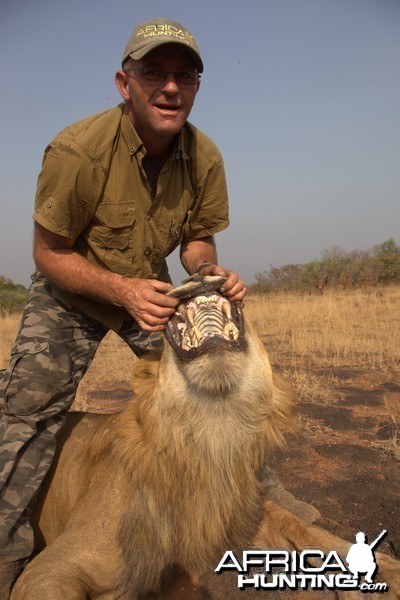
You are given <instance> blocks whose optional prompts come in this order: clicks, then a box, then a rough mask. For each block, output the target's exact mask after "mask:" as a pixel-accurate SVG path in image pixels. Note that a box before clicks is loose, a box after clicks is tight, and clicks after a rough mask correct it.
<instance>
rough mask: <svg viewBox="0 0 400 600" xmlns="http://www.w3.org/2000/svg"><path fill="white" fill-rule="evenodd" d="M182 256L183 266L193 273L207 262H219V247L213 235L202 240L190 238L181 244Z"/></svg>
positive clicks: (214, 263) (190, 273)
mask: <svg viewBox="0 0 400 600" xmlns="http://www.w3.org/2000/svg"><path fill="white" fill-rule="evenodd" d="M180 258H181V262H182V265H183V267H184V268H185V269H186V271H187V272H188V273H189V275H193V273H195V272H196V271H197V270H198V268H199V267H200V266H201V265H203V264H205V263H209V264H213V265H216V264H218V257H217V249H216V246H215V242H214V238H213V237H212V236H209V237H206V238H202V239H200V240H189V241H187V242H184V243H183V244H182V245H181V252H180Z"/></svg>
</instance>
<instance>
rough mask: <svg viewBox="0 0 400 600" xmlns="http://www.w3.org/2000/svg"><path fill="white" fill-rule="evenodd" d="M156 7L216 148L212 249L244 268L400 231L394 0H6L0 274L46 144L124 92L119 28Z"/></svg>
mask: <svg viewBox="0 0 400 600" xmlns="http://www.w3.org/2000/svg"><path fill="white" fill-rule="evenodd" d="M158 16H164V17H167V18H170V19H173V20H178V21H180V22H181V23H183V24H184V25H185V26H186V27H187V28H188V29H189V30H190V31H191V33H193V34H194V35H195V37H196V39H197V42H198V44H199V46H200V48H201V51H202V56H203V59H204V63H205V73H204V75H203V78H202V84H201V89H200V92H199V94H198V96H197V98H196V104H195V106H194V109H193V111H192V114H191V117H190V120H191V121H192V122H193V123H194V124H195V125H197V126H198V127H199V128H200V129H202V130H203V131H205V132H206V133H207V134H208V135H209V136H210V137H211V138H213V139H214V141H215V142H216V143H217V145H218V146H219V148H220V150H221V152H222V154H223V156H224V160H225V167H226V172H227V178H228V187H229V193H230V205H231V226H230V227H229V229H228V230H227V231H226V232H223V233H221V234H219V235H218V236H217V243H218V247H219V254H220V263H221V264H223V265H224V266H227V267H231V268H234V269H235V270H237V271H239V272H240V273H241V275H242V276H243V278H245V279H246V281H247V282H251V281H252V280H253V279H254V274H255V273H256V272H260V271H264V270H265V269H267V268H268V267H269V266H270V265H274V266H281V265H283V264H285V263H304V262H308V261H310V260H313V259H315V258H319V257H320V256H321V252H322V250H324V249H326V248H329V247H330V246H332V245H333V244H335V245H337V246H341V247H342V248H344V249H345V250H352V249H354V248H358V249H364V248H369V247H371V246H373V245H375V244H379V243H381V242H383V241H385V240H386V239H388V238H389V237H393V238H394V239H395V240H396V242H397V243H400V231H399V226H400V0H247V1H245V2H243V1H239V0H230V1H229V2H228V0H226V1H225V0H221V1H220V2H218V1H216V0H212V1H211V0H201V1H199V0H196V1H193V2H192V1H191V0H170V1H169V2H168V3H166V2H165V1H161V0H146V1H145V2H135V1H134V0H130V1H128V0H113V1H112V2H98V0H96V1H95V0H69V2H65V1H61V0H1V4H0V73H1V81H2V88H1V111H0V132H1V138H0V139H1V143H0V191H1V207H2V208H1V220H0V274H2V275H5V276H6V277H10V278H11V279H13V280H14V281H15V282H18V283H23V284H27V283H28V282H29V275H30V273H31V271H32V269H33V261H32V258H31V254H32V251H31V245H32V220H31V216H32V212H33V201H34V194H35V187H36V179H37V175H38V172H39V169H40V165H41V160H42V155H43V150H44V148H45V146H46V144H47V143H48V142H49V141H50V140H51V139H52V138H53V137H54V136H55V135H56V134H57V133H58V132H59V131H60V130H61V129H63V128H64V127H65V126H66V125H69V124H70V123H72V122H74V121H76V120H78V119H82V118H84V117H86V116H89V115H90V114H93V113H96V112H100V111H102V110H104V109H106V108H110V107H112V106H114V105H115V104H117V103H118V102H119V101H120V98H119V96H118V93H117V90H116V88H115V85H114V80H113V78H114V73H115V70H116V69H117V68H119V65H120V59H121V55H122V50H123V48H124V46H125V43H126V41H127V39H128V37H129V35H130V33H131V31H132V30H133V28H134V26H135V25H136V24H137V23H138V22H139V21H142V20H146V19H149V18H152V17H158ZM176 265H177V260H176V258H174V259H173V260H172V269H171V271H172V275H173V277H174V280H175V282H178V281H179V280H180V279H181V278H182V277H183V275H184V274H183V271H181V270H180V269H179V268H177V266H176Z"/></svg>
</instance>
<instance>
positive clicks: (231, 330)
mask: <svg viewBox="0 0 400 600" xmlns="http://www.w3.org/2000/svg"><path fill="white" fill-rule="evenodd" d="M224 335H225V336H226V337H227V338H230V337H233V339H234V340H237V339H238V338H239V330H238V328H237V327H236V325H234V324H233V323H226V325H225V327H224Z"/></svg>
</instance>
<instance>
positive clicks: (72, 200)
mask: <svg viewBox="0 0 400 600" xmlns="http://www.w3.org/2000/svg"><path fill="white" fill-rule="evenodd" d="M145 155H146V150H145V148H144V146H143V143H142V141H141V140H140V138H139V136H138V134H137V132H136V131H135V129H134V127H133V125H132V123H131V121H130V119H129V117H128V115H127V114H126V111H125V109H124V105H123V104H121V105H119V106H116V107H115V108H112V109H110V110H107V111H106V112H103V113H100V114H97V115H94V116H91V117H89V118H87V119H84V120H82V121H79V122H77V123H75V124H73V125H71V126H70V127H67V128H66V129H64V130H63V131H62V132H61V133H60V134H59V135H58V136H57V137H56V138H55V139H54V140H53V141H52V142H51V143H50V144H49V146H48V147H47V148H46V150H45V154H44V159H43V166H42V171H41V173H40V175H39V179H38V187H37V193H36V201H35V213H34V217H33V218H34V219H35V221H36V222H37V223H39V224H40V225H42V226H43V227H44V228H46V229H48V230H49V231H51V232H53V233H56V234H58V235H61V236H64V237H67V238H70V239H73V240H74V242H75V243H74V250H76V251H77V252H78V253H79V254H80V255H82V256H83V257H85V258H86V259H87V260H88V261H90V262H91V263H93V264H95V265H98V266H100V267H103V268H105V269H108V270H110V271H113V272H115V273H119V274H120V275H123V276H125V277H140V278H146V279H149V278H156V279H160V280H162V281H170V277H169V274H168V269H167V265H166V261H165V258H166V256H168V254H170V253H171V252H172V251H173V250H174V249H175V248H176V247H177V246H178V245H179V244H180V243H181V242H182V241H187V240H194V239H199V238H204V237H207V236H210V235H213V234H214V233H216V232H218V231H221V230H223V229H225V228H226V227H227V226H228V224H229V220H228V200H227V190H226V180H225V172H224V166H223V161H222V157H221V155H220V153H219V151H218V148H217V147H216V146H215V144H214V143H213V142H212V141H211V140H210V139H209V138H208V137H207V136H206V135H204V134H203V133H202V132H201V131H199V130H198V129H197V128H195V127H194V126H193V125H191V124H189V123H186V125H185V126H184V127H183V129H182V130H181V132H180V133H179V135H178V136H177V139H176V144H175V147H174V149H173V151H172V153H171V155H170V157H169V158H168V159H167V161H166V163H165V164H164V166H163V168H162V170H161V172H160V175H159V177H158V182H157V189H156V192H155V195H154V194H152V193H151V189H150V185H149V182H148V180H147V177H146V174H145V171H144V168H143V166H142V160H143V158H144V156H145ZM56 293H57V294H58V296H59V297H60V299H65V300H68V301H69V302H71V303H72V304H73V305H74V306H77V307H78V308H80V309H82V310H83V311H84V312H86V313H87V314H89V315H90V316H91V317H93V318H95V319H97V320H98V321H100V322H101V323H103V324H104V325H106V326H107V327H110V328H112V329H115V330H118V329H119V328H120V326H121V324H122V322H123V320H124V319H125V318H126V317H127V313H126V311H125V309H123V308H122V307H117V306H111V305H107V304H102V303H100V302H96V301H94V300H91V299H89V298H85V297H83V296H80V295H79V294H72V293H69V292H65V291H63V290H56Z"/></svg>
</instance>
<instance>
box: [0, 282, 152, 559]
mask: <svg viewBox="0 0 400 600" xmlns="http://www.w3.org/2000/svg"><path fill="white" fill-rule="evenodd" d="M106 333H107V329H106V328H105V327H104V326H103V325H101V324H100V323H99V322H98V321H95V320H94V319H92V318H90V317H88V316H87V315H85V314H84V313H82V312H81V311H80V310H79V309H76V308H74V307H73V306H72V305H69V304H67V303H66V302H60V300H59V299H58V298H57V294H56V292H55V290H54V289H53V288H52V286H51V285H50V284H49V283H48V282H47V281H46V279H45V278H44V277H43V276H42V275H41V274H40V273H36V274H35V275H34V276H33V282H32V285H31V288H30V291H29V296H28V300H27V304H26V307H25V311H24V313H23V316H22V320H21V325H20V330H19V333H18V335H17V339H16V341H15V343H14V345H13V347H12V351H11V359H10V363H9V366H8V368H7V369H6V370H5V371H3V373H2V374H3V377H2V381H0V559H2V560H7V559H10V558H12V559H13V560H16V559H20V558H25V557H28V556H30V554H31V553H32V551H33V532H32V529H31V526H30V524H29V520H28V510H27V507H28V506H29V504H30V502H31V500H32V499H33V498H34V496H35V494H36V492H37V490H38V489H39V487H40V484H41V483H42V481H43V479H44V477H45V475H46V473H47V471H48V469H49V467H50V465H51V462H52V460H53V457H54V453H55V437H56V434H57V432H58V431H59V430H60V428H61V427H62V425H63V423H64V421H65V418H66V415H67V413H68V410H69V408H70V406H71V404H72V402H73V400H74V397H75V393H76V390H77V386H78V384H79V381H80V380H81V378H82V376H83V375H84V374H85V372H86V370H87V368H88V367H89V365H90V363H91V361H92V359H93V357H94V354H95V352H96V350H97V348H98V346H99V344H100V342H101V340H102V339H103V337H104V336H105V334H106ZM119 335H120V336H121V338H122V339H124V341H125V342H126V343H127V344H128V345H129V346H130V347H131V349H132V351H133V352H134V353H135V354H136V355H137V356H142V355H143V354H146V353H148V352H155V351H160V350H161V347H162V343H163V337H162V335H161V334H159V333H149V332H146V331H143V330H142V329H140V327H139V326H138V325H137V323H136V322H135V321H134V319H128V320H127V321H126V322H125V323H124V324H123V326H122V328H121V330H120V332H119ZM0 377H1V372H0Z"/></svg>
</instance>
